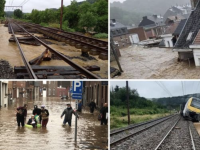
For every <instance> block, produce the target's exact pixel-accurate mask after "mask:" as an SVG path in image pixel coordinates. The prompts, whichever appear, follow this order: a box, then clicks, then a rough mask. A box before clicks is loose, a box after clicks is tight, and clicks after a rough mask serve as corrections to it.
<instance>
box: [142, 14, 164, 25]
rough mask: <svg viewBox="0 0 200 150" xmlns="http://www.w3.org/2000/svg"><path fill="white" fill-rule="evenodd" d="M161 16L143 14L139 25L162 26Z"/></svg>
mask: <svg viewBox="0 0 200 150" xmlns="http://www.w3.org/2000/svg"><path fill="white" fill-rule="evenodd" d="M163 25H164V22H163V17H161V16H159V15H152V16H144V17H143V20H142V21H141V22H140V24H139V27H144V28H145V27H147V28H149V27H156V26H163Z"/></svg>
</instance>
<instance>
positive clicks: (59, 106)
mask: <svg viewBox="0 0 200 150" xmlns="http://www.w3.org/2000/svg"><path fill="white" fill-rule="evenodd" d="M25 103H27V104H28V115H27V119H26V120H28V118H30V116H31V114H32V110H33V106H34V105H38V106H41V105H42V104H44V105H45V106H46V109H48V110H49V114H50V116H49V122H48V124H47V127H46V128H37V129H32V128H26V127H24V128H22V127H20V128H18V127H17V122H16V116H15V109H16V108H17V107H19V106H22V105H23V104H25ZM66 103H69V101H68V102H67V101H64V102H63V101H62V100H60V98H40V99H38V100H35V101H27V100H14V101H13V102H12V103H11V104H10V105H9V106H8V107H7V108H1V109H0V149H2V150H19V149H29V150H39V149H44V150H50V149H51V150H64V149H69V150H78V149H106V148H107V145H108V141H107V138H108V128H107V126H105V125H103V126H101V125H100V122H99V121H98V120H97V116H98V112H97V111H95V113H94V114H90V113H89V111H88V110H87V109H86V108H85V109H83V112H82V113H79V116H80V118H79V120H78V137H77V143H75V142H74V132H75V116H74V115H73V117H72V126H71V128H70V127H69V126H68V125H66V126H62V122H63V119H61V118H60V116H61V113H62V112H63V110H64V109H65V108H66ZM71 104H72V108H75V103H74V102H72V103H71Z"/></svg>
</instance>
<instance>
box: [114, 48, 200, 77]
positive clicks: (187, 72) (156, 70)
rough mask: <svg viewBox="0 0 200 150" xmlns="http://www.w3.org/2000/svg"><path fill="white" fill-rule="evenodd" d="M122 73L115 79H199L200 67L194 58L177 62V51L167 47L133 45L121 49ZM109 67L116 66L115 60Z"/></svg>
mask: <svg viewBox="0 0 200 150" xmlns="http://www.w3.org/2000/svg"><path fill="white" fill-rule="evenodd" d="M120 52H121V55H122V56H121V57H120V58H119V61H120V63H121V66H122V69H123V71H124V72H123V73H122V75H121V76H117V77H115V79H199V78H200V67H195V64H194V60H190V66H189V62H188V61H182V62H178V53H177V52H172V49H167V48H143V47H141V46H133V47H129V48H126V49H121V50H120ZM111 67H115V68H118V66H117V63H116V62H115V61H113V62H111Z"/></svg>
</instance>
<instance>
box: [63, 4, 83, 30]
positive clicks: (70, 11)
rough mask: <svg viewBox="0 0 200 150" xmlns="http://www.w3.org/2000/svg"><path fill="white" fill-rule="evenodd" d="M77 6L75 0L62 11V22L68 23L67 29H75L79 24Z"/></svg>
mask: <svg viewBox="0 0 200 150" xmlns="http://www.w3.org/2000/svg"><path fill="white" fill-rule="evenodd" d="M78 11H79V6H78V3H77V1H76V0H73V1H72V2H71V5H69V6H67V8H66V9H64V15H63V20H67V21H68V22H69V28H77V27H78V22H79V17H80V16H79V13H78Z"/></svg>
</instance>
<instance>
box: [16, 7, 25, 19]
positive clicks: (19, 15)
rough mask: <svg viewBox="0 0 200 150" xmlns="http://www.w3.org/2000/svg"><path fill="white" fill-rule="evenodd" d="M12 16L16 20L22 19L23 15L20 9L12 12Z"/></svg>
mask: <svg viewBox="0 0 200 150" xmlns="http://www.w3.org/2000/svg"><path fill="white" fill-rule="evenodd" d="M14 16H15V17H16V18H22V16H23V13H22V11H21V10H20V9H16V10H15V11H14Z"/></svg>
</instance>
